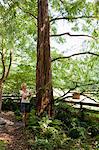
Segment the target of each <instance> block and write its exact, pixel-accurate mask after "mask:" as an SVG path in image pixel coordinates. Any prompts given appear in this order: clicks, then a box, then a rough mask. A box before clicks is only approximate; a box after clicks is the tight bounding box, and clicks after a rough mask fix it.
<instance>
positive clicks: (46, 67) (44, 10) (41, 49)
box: [36, 0, 53, 116]
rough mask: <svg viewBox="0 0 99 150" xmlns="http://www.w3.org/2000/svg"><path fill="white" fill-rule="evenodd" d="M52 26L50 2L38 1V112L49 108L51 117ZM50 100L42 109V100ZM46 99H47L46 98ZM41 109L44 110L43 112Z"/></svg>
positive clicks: (46, 0) (45, 0)
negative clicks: (49, 9) (50, 34)
mask: <svg viewBox="0 0 99 150" xmlns="http://www.w3.org/2000/svg"><path fill="white" fill-rule="evenodd" d="M49 31H50V26H49V17H48V0H38V42H37V67H36V92H37V95H36V96H37V111H38V114H40V112H44V110H45V109H46V107H48V108H49V115H50V116H51V115H52V104H53V90H52V73H51V57H50V36H49ZM46 91H47V92H48V94H47V98H48V99H49V100H48V101H47V103H46V105H45V107H42V105H43V104H42V99H43V100H44V99H46V96H45V95H46ZM44 97H45V98H44ZM41 109H43V110H42V111H41Z"/></svg>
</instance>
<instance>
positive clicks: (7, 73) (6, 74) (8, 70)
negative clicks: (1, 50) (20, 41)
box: [3, 50, 12, 82]
mask: <svg viewBox="0 0 99 150" xmlns="http://www.w3.org/2000/svg"><path fill="white" fill-rule="evenodd" d="M11 63H12V50H10V62H9V66H8V69H7V72H6V73H5V78H4V80H3V82H5V80H6V78H7V77H8V75H9V72H10V68H11Z"/></svg>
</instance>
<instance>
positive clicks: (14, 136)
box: [0, 112, 30, 150]
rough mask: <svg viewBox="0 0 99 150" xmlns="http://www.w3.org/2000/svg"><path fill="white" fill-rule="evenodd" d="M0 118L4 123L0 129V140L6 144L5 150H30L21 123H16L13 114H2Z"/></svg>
mask: <svg viewBox="0 0 99 150" xmlns="http://www.w3.org/2000/svg"><path fill="white" fill-rule="evenodd" d="M0 117H1V118H3V119H4V120H5V122H6V125H2V127H0V140H2V141H4V142H5V143H7V146H6V150H30V148H29V146H28V143H27V141H28V140H27V134H26V130H25V128H24V127H23V125H22V123H21V122H20V123H19V122H16V120H15V117H14V114H13V112H7V113H4V112H2V113H1V114H0Z"/></svg>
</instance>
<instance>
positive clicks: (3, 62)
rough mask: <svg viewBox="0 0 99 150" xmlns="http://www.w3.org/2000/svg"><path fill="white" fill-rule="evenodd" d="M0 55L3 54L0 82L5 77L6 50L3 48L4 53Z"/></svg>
mask: <svg viewBox="0 0 99 150" xmlns="http://www.w3.org/2000/svg"><path fill="white" fill-rule="evenodd" d="M0 54H1V61H2V66H3V71H2V77H1V79H0V81H3V79H4V77H5V61H4V58H5V49H3V48H2V52H1V53H0Z"/></svg>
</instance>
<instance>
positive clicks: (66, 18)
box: [50, 16, 97, 22]
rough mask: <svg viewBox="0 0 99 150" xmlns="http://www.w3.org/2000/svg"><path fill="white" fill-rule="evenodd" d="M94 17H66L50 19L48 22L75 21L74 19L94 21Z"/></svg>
mask: <svg viewBox="0 0 99 150" xmlns="http://www.w3.org/2000/svg"><path fill="white" fill-rule="evenodd" d="M96 18H97V17H96V16H78V17H72V16H68V17H58V18H57V17H56V18H52V19H51V20H50V22H53V21H57V20H76V19H96Z"/></svg>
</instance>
